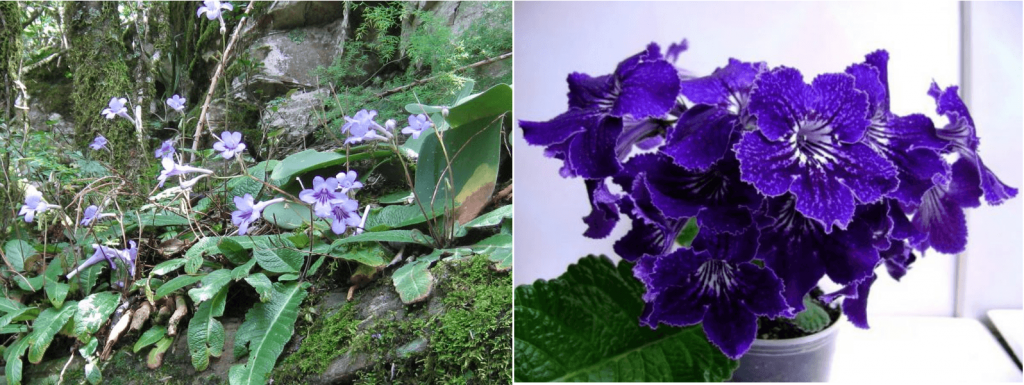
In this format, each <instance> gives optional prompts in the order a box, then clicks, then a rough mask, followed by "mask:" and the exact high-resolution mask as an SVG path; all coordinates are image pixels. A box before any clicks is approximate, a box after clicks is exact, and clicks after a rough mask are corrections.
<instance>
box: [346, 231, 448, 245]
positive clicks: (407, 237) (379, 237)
mask: <svg viewBox="0 0 1024 385" xmlns="http://www.w3.org/2000/svg"><path fill="white" fill-rule="evenodd" d="M356 242H402V243H418V244H421V245H426V246H430V245H432V244H433V243H434V240H433V239H431V238H430V236H428V235H426V234H423V233H421V232H419V230H388V231H378V232H373V233H362V234H357V235H350V236H348V237H345V238H341V239H339V240H336V241H334V243H332V244H331V245H332V246H335V247H337V246H339V245H344V244H347V243H356Z"/></svg>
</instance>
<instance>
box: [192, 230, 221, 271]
mask: <svg viewBox="0 0 1024 385" xmlns="http://www.w3.org/2000/svg"><path fill="white" fill-rule="evenodd" d="M219 240H220V237H206V238H202V239H200V240H199V241H197V242H196V243H195V244H193V245H192V247H190V248H189V249H188V251H186V252H185V272H186V273H188V274H195V273H198V272H199V267H201V266H203V255H204V254H206V253H207V252H209V251H211V250H216V249H217V242H218V241H219Z"/></svg>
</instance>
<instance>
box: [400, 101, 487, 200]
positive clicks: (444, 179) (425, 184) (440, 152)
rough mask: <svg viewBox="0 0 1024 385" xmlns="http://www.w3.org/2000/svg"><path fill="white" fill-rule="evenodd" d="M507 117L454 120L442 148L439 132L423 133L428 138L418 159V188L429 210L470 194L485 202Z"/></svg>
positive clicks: (474, 198) (419, 194)
mask: <svg viewBox="0 0 1024 385" xmlns="http://www.w3.org/2000/svg"><path fill="white" fill-rule="evenodd" d="M449 117H450V116H449ZM504 120H505V119H504V118H501V117H498V116H487V117H484V118H481V119H479V120H475V121H471V122H467V123H466V124H463V125H461V126H459V125H455V124H453V125H452V126H453V127H454V128H452V129H450V130H448V131H445V133H444V146H443V148H442V145H441V141H440V140H439V138H438V136H437V134H436V133H434V132H427V133H424V134H423V136H425V137H426V139H425V140H424V142H423V149H422V152H421V153H420V157H419V159H418V160H417V161H416V189H415V190H416V194H417V195H418V196H419V200H420V203H421V204H422V205H423V206H424V207H425V208H426V211H427V213H443V212H445V210H448V209H451V208H452V201H453V200H454V203H455V206H461V205H463V204H466V203H467V202H470V198H471V197H472V202H473V203H475V204H477V205H480V208H482V205H483V204H486V202H487V201H488V200H489V199H490V197H491V194H493V192H494V186H495V183H496V181H497V177H498V161H499V158H500V154H501V147H500V146H501V127H502V124H503V123H504ZM445 150H447V151H445ZM446 152H447V157H446V156H445V153H446ZM449 161H451V168H450V169H449V167H448V166H449V164H448V162H449ZM449 173H450V174H449ZM452 179H454V182H452ZM435 191H436V193H435Z"/></svg>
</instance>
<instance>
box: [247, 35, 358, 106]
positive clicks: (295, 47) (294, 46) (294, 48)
mask: <svg viewBox="0 0 1024 385" xmlns="http://www.w3.org/2000/svg"><path fill="white" fill-rule="evenodd" d="M343 24H344V20H336V21H334V22H332V23H330V24H328V25H325V26H320V27H316V26H314V27H303V28H297V29H292V30H290V31H288V32H281V31H271V32H270V33H268V34H267V35H265V36H263V37H260V38H258V39H256V40H255V41H254V42H253V43H252V45H250V46H249V49H248V51H247V52H248V54H249V56H250V57H251V58H252V60H253V61H255V62H259V63H263V66H262V67H261V68H260V71H259V72H258V73H257V74H255V75H253V77H252V78H251V79H248V81H243V80H235V81H233V82H232V83H236V84H244V85H247V86H248V89H247V90H248V91H249V92H250V93H253V94H261V96H262V97H267V98H273V97H276V96H279V95H282V94H284V93H285V92H288V90H289V89H292V88H315V87H316V86H317V81H316V77H315V76H314V73H313V72H314V71H315V70H316V69H317V67H320V66H323V67H327V66H329V65H330V64H331V62H332V61H333V60H334V58H335V57H337V56H339V55H341V53H342V46H343V43H344V40H345V36H346V31H344V28H343V27H344V25H343Z"/></svg>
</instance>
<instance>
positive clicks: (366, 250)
mask: <svg viewBox="0 0 1024 385" xmlns="http://www.w3.org/2000/svg"><path fill="white" fill-rule="evenodd" d="M343 239H344V238H342V239H339V240H338V241H341V240H343ZM338 241H334V245H332V246H331V248H330V252H329V253H328V254H330V256H331V257H334V258H338V259H345V260H349V261H355V262H359V263H361V264H364V265H367V266H372V267H378V266H384V264H385V263H387V262H388V261H389V260H390V258H391V256H390V254H388V252H387V251H385V250H384V248H383V247H381V245H380V244H378V243H371V244H347V245H343V244H339V243H338ZM335 246H336V247H335ZM310 274H311V273H310Z"/></svg>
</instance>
